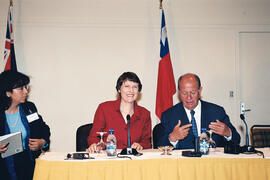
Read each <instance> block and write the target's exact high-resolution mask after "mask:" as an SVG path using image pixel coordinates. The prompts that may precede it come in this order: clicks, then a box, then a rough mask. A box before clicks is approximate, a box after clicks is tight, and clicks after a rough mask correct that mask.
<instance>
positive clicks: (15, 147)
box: [0, 132, 23, 158]
mask: <svg viewBox="0 0 270 180" xmlns="http://www.w3.org/2000/svg"><path fill="white" fill-rule="evenodd" d="M7 143H9V145H8V149H7V151H6V152H4V153H1V156H2V158H6V157H8V156H12V155H14V154H17V153H19V152H22V151H23V146H22V133H21V132H16V133H11V134H7V135H4V136H0V144H1V145H3V144H7Z"/></svg>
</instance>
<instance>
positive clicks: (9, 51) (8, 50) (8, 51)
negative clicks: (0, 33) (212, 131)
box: [4, 3, 17, 71]
mask: <svg viewBox="0 0 270 180" xmlns="http://www.w3.org/2000/svg"><path fill="white" fill-rule="evenodd" d="M12 8H13V6H12V3H11V4H10V6H9V12H8V19H7V33H6V43H5V50H4V64H5V68H4V71H6V70H14V71H17V65H16V58H15V50H14V31H13V21H12Z"/></svg>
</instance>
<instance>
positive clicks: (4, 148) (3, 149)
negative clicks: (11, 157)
mask: <svg viewBox="0 0 270 180" xmlns="http://www.w3.org/2000/svg"><path fill="white" fill-rule="evenodd" d="M8 144H9V143H6V144H3V145H0V153H4V152H6V151H7V149H8Z"/></svg>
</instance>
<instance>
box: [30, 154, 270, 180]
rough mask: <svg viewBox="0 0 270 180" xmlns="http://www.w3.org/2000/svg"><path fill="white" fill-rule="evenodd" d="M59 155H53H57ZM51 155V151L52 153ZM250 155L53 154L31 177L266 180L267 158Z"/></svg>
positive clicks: (41, 160) (40, 179) (42, 179)
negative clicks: (129, 156)
mask: <svg viewBox="0 0 270 180" xmlns="http://www.w3.org/2000/svg"><path fill="white" fill-rule="evenodd" d="M60 154H61V153H59V154H58V156H57V157H60ZM65 154H67V153H62V154H61V158H62V157H64V156H65ZM179 154H180V152H179ZM47 156H50V154H48V155H47ZM53 156H55V154H54V155H53V153H52V157H53ZM155 156H156V158H155ZM55 157H56V156H55ZM234 157H236V158H234ZM254 157H255V156H254ZM254 157H253V156H252V157H251V156H246V157H244V158H241V157H240V158H239V157H238V156H235V155H232V157H221V158H219V157H215V156H213V157H211V156H205V157H203V158H183V157H182V156H180V155H178V156H162V157H161V156H160V152H156V154H151V155H148V157H147V153H146V155H145V157H143V156H142V157H140V158H136V159H132V160H129V159H113V160H108V159H100V160H77V161H70V160H59V159H58V158H54V157H53V158H49V160H46V158H42V157H41V158H39V159H37V160H36V168H35V173H34V180H89V179H93V180H100V179H101V180H103V179H110V180H114V179H115V180H133V179H134V180H144V179H151V180H152V179H153V180H163V179H164V180H172V179H179V180H192V179H194V180H195V179H203V180H211V179H217V180H223V179H224V180H242V179H243V180H253V179H254V180H264V179H265V180H269V179H270V159H262V158H261V157H255V158H254ZM53 159H56V160H53Z"/></svg>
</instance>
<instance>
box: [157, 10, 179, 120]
mask: <svg viewBox="0 0 270 180" xmlns="http://www.w3.org/2000/svg"><path fill="white" fill-rule="evenodd" d="M160 57H161V60H160V61H159V67H158V81H157V97H156V115H157V117H158V118H159V119H161V114H162V112H164V111H165V110H167V109H168V108H170V107H172V106H173V95H174V94H175V92H176V88H175V81H174V75H173V68H172V63H171V57H170V52H169V44H168V38H167V30H166V24H165V16H164V10H163V9H162V19H161V37H160Z"/></svg>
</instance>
